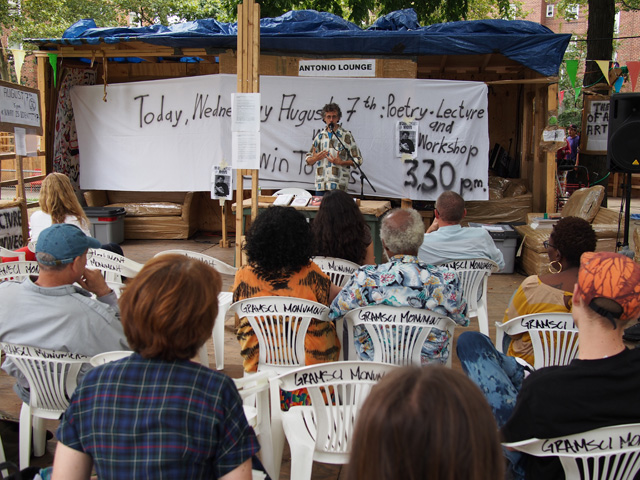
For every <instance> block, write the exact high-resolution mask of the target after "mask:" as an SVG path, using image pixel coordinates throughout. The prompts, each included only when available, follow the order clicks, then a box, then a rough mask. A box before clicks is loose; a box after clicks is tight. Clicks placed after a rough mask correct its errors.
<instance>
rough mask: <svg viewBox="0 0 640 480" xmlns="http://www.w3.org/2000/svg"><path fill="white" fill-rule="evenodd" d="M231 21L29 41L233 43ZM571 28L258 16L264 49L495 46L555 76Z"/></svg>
mask: <svg viewBox="0 0 640 480" xmlns="http://www.w3.org/2000/svg"><path fill="white" fill-rule="evenodd" d="M237 31H238V26H237V24H236V23H222V22H218V21H217V20H215V19H205V20H196V21H192V22H184V23H180V24H175V25H171V26H168V27H167V26H163V25H152V26H148V27H131V28H124V27H117V28H96V24H95V22H94V21H93V20H91V19H87V20H80V21H79V22H77V23H75V24H74V25H73V26H71V27H70V28H69V29H67V31H66V32H65V33H64V35H63V37H62V38H61V39H35V40H30V41H31V42H33V43H35V44H37V45H39V46H40V48H42V49H46V47H47V46H53V45H56V44H62V45H77V46H80V45H99V44H101V43H106V44H116V43H120V42H130V41H142V42H146V43H150V44H154V45H159V46H166V47H173V48H204V49H212V50H214V49H227V48H236V46H237V39H236V34H237ZM570 38H571V35H569V34H556V33H553V32H552V31H551V30H549V29H548V28H547V27H544V26H542V25H540V24H537V23H533V22H527V21H523V20H475V21H461V22H450V23H441V24H435V25H429V26H427V27H421V26H420V25H419V23H418V21H417V16H416V13H415V11H413V9H406V10H399V11H396V12H392V13H390V14H388V15H385V16H383V17H381V18H379V19H378V20H377V21H376V22H375V23H374V24H373V25H372V26H371V27H369V28H367V29H361V28H360V27H358V26H357V25H355V24H353V23H351V22H348V21H347V20H344V19H343V18H341V17H338V16H336V15H333V14H331V13H326V12H316V11H313V10H294V11H291V12H288V13H286V14H284V15H282V16H280V17H277V18H263V19H262V20H260V49H261V51H262V52H263V53H269V52H273V53H283V54H284V53H286V54H314V55H390V56H413V55H482V54H490V53H497V54H502V55H504V56H505V57H508V58H510V59H511V60H514V61H516V62H518V63H520V64H522V65H524V66H526V67H528V68H531V69H533V70H535V71H537V72H539V73H541V74H543V75H556V74H557V73H558V69H559V67H560V64H561V62H562V58H563V55H564V51H565V49H566V48H567V45H568V44H569V40H570Z"/></svg>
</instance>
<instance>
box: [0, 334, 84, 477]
mask: <svg viewBox="0 0 640 480" xmlns="http://www.w3.org/2000/svg"><path fill="white" fill-rule="evenodd" d="M0 348H2V350H4V352H5V354H6V356H7V358H10V359H11V361H12V362H13V363H14V365H15V366H16V368H18V370H20V372H21V373H22V374H23V375H24V376H25V378H26V379H27V382H28V383H29V393H30V397H29V403H24V402H23V403H22V408H21V410H20V469H21V470H22V469H25V468H27V467H28V466H29V460H30V459H31V435H32V432H33V453H34V455H35V456H36V457H38V456H42V455H44V451H45V443H46V430H45V428H44V422H43V421H42V419H49V420H58V419H59V418H60V415H62V413H63V412H64V411H65V410H66V409H67V407H68V406H69V399H70V398H71V395H72V394H73V391H74V390H75V389H76V385H77V377H78V373H79V372H80V368H81V367H82V364H84V363H89V360H90V358H89V357H86V356H84V355H79V354H76V353H69V352H62V351H57V350H47V349H44V348H38V347H30V346H27V345H16V344H11V343H4V342H2V343H0Z"/></svg>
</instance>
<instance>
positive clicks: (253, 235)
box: [233, 207, 340, 372]
mask: <svg viewBox="0 0 640 480" xmlns="http://www.w3.org/2000/svg"><path fill="white" fill-rule="evenodd" d="M244 251H245V253H246V254H247V260H248V264H247V265H244V266H242V267H241V268H240V269H239V270H238V272H237V273H236V278H235V282H234V285H233V301H234V302H237V301H238V300H243V299H245V298H253V297H266V296H285V297H296V298H302V299H305V300H311V301H314V302H318V303H322V304H323V305H327V306H328V305H329V303H330V302H331V301H332V300H333V298H334V297H335V296H336V295H337V294H338V292H339V291H340V289H339V288H338V287H336V286H335V285H333V284H332V283H331V280H330V279H329V277H328V276H327V275H326V274H324V273H323V272H322V271H321V270H320V268H319V267H318V266H317V265H316V264H315V263H313V262H312V261H311V257H312V255H313V253H314V242H313V235H312V234H311V228H310V227H309V224H308V223H307V221H306V219H305V218H304V216H303V215H302V214H301V213H300V212H298V211H297V210H295V209H294V208H292V207H271V208H268V209H266V210H265V211H264V212H262V213H261V214H260V215H258V217H257V218H256V219H255V221H254V222H253V224H252V225H251V228H250V229H249V231H248V232H247V236H246V244H245V246H244ZM236 333H237V338H238V341H239V342H240V348H241V350H240V354H241V355H242V357H243V359H244V361H243V366H244V369H245V371H246V372H255V371H256V370H257V366H258V340H257V338H256V334H255V332H254V331H253V329H252V328H251V325H250V324H249V321H248V320H247V319H246V318H242V319H240V324H239V326H238V330H237V332H236ZM339 353H340V342H339V340H338V337H337V335H336V328H335V325H334V324H333V322H321V321H315V320H312V321H311V324H310V325H309V330H308V331H307V336H306V338H305V360H306V364H307V365H312V364H315V363H323V362H331V361H336V360H338V354H339Z"/></svg>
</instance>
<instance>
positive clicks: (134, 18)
mask: <svg viewBox="0 0 640 480" xmlns="http://www.w3.org/2000/svg"><path fill="white" fill-rule="evenodd" d="M240 1H241V0H21V1H20V6H21V9H20V11H19V12H10V11H9V3H8V1H5V2H2V0H0V21H2V25H3V26H5V27H10V28H11V35H10V40H11V42H12V43H14V44H20V43H22V41H23V39H24V38H60V37H61V36H62V34H63V32H64V31H65V30H66V29H67V28H69V27H70V26H71V25H72V24H73V23H75V22H76V21H78V20H80V19H83V18H92V19H93V20H94V21H95V22H96V24H97V25H98V26H99V27H114V26H128V25H130V24H133V25H150V24H163V25H169V24H171V23H177V22H181V21H185V20H186V21H188V20H196V19H201V18H216V19H217V20H219V21H222V22H233V21H235V20H236V18H237V9H238V3H240ZM561 1H568V0H561ZM626 1H631V2H640V0H626ZM258 3H260V13H261V15H260V16H261V17H262V18H265V17H277V16H279V15H282V14H284V13H286V12H288V11H289V10H292V9H297V10H300V9H312V10H317V11H321V12H330V13H333V14H335V15H338V16H340V17H343V18H345V19H347V20H350V21H352V22H354V23H356V24H357V25H360V26H362V27H366V26H368V25H370V24H371V23H372V22H373V21H374V20H375V19H376V18H378V17H379V16H381V15H385V14H388V13H390V12H393V11H395V10H401V9H405V8H413V9H414V10H415V11H416V13H417V15H418V21H419V22H420V24H421V25H430V24H433V23H438V22H446V21H455V20H464V19H481V18H523V17H524V16H525V15H526V12H524V11H523V10H522V3H521V2H519V1H516V2H513V4H512V5H511V6H510V4H509V0H422V1H417V0H337V1H336V0H299V1H293V0H270V1H262V2H258ZM129 22H131V23H129ZM24 48H29V47H28V45H25V46H24Z"/></svg>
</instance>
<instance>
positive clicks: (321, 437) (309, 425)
mask: <svg viewBox="0 0 640 480" xmlns="http://www.w3.org/2000/svg"><path fill="white" fill-rule="evenodd" d="M395 368H398V367H397V366H396V365H391V364H384V363H377V362H329V363H322V364H317V365H311V366H308V367H304V368H298V369H295V370H293V371H291V372H289V373H286V374H283V375H280V376H278V377H275V378H272V379H271V380H270V381H271V421H272V423H273V431H274V432H278V431H282V430H284V434H285V436H286V438H287V442H288V443H289V447H290V448H291V478H292V479H295V480H308V479H310V478H311V469H312V466H313V462H314V461H317V462H323V463H331V464H345V463H347V462H348V461H349V453H350V450H351V438H352V437H353V430H354V427H355V424H356V419H357V416H358V412H359V410H360V408H361V406H362V403H363V402H364V400H365V399H366V398H367V396H368V395H369V392H370V391H371V388H372V387H373V386H374V385H375V384H376V383H377V382H378V381H379V380H380V379H381V378H382V377H383V376H384V375H385V374H387V373H389V372H390V371H392V370H393V369H395ZM300 388H306V389H307V392H308V394H309V398H310V399H311V405H310V406H293V407H291V408H290V409H289V410H288V411H286V412H283V411H282V410H281V409H280V389H282V390H286V391H292V390H298V389H300ZM283 446H284V439H283V438H275V436H274V449H275V450H276V454H279V457H276V458H282V449H283ZM278 473H279V472H278ZM274 478H279V477H278V476H276V477H274Z"/></svg>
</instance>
